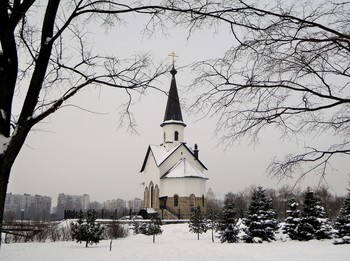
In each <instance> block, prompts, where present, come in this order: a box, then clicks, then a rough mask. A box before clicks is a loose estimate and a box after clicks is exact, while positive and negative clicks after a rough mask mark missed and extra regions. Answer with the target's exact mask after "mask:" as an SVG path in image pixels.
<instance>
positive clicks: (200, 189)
mask: <svg viewBox="0 0 350 261" xmlns="http://www.w3.org/2000/svg"><path fill="white" fill-rule="evenodd" d="M205 193H206V180H205V179H200V178H169V179H162V180H161V194H160V196H161V197H162V196H168V197H172V196H173V195H175V194H177V195H179V196H180V197H188V196H189V195H190V194H194V195H195V196H196V197H201V196H202V195H205Z"/></svg>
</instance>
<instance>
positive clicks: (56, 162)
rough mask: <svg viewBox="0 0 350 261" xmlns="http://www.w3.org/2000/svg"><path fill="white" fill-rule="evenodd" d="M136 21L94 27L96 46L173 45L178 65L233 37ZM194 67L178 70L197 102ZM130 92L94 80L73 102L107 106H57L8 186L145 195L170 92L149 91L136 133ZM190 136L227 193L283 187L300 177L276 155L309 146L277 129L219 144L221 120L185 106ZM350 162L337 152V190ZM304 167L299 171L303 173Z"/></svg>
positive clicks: (144, 48)
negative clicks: (163, 29) (254, 140)
mask: <svg viewBox="0 0 350 261" xmlns="http://www.w3.org/2000/svg"><path fill="white" fill-rule="evenodd" d="M128 22H129V24H127V25H125V26H116V27H115V28H114V29H113V30H110V31H109V32H108V34H106V35H104V34H103V35H97V34H92V35H91V37H92V39H94V41H95V44H94V46H95V48H100V49H101V52H104V53H108V52H113V53H114V54H116V55H118V56H119V57H121V58H123V57H128V56H130V55H132V54H133V53H135V52H140V51H141V52H150V53H152V55H153V57H154V59H155V60H164V59H167V60H168V62H169V65H170V64H171V59H170V58H169V57H168V54H170V53H171V52H172V51H175V53H176V54H177V55H178V56H179V57H178V58H177V60H176V66H177V67H178V68H179V67H182V66H185V65H188V64H190V63H193V62H197V61H199V60H202V59H207V58H213V57H218V56H220V55H222V54H223V53H224V51H225V50H226V49H227V48H228V47H229V46H230V45H231V43H232V41H233V39H232V37H231V36H230V35H229V34H228V33H227V31H226V30H225V29H220V30H219V33H217V34H214V33H213V32H212V31H208V32H201V33H197V34H195V35H194V36H193V37H192V38H191V39H190V40H189V41H187V39H186V38H187V34H186V30H185V29H176V30H175V29H170V30H169V34H170V35H169V36H167V37H164V36H163V35H162V34H159V33H158V34H156V35H154V36H153V37H152V38H151V39H149V38H148V37H144V36H142V34H140V31H141V29H142V26H143V22H142V21H140V20H137V19H136V18H135V17H131V18H130V19H129V21H128ZM170 76H171V75H170V73H169V74H168V75H167V77H163V78H161V79H160V80H161V82H159V84H158V87H159V88H161V89H162V90H164V91H168V89H169V86H170ZM193 76H194V75H193V74H192V73H191V71H190V68H183V69H179V70H178V74H177V75H176V80H177V85H178V89H179V95H180V99H184V101H185V102H186V104H190V103H191V102H193V100H194V98H195V94H194V93H191V92H187V88H188V87H187V86H188V84H189V83H190V81H191V80H192V78H193ZM126 99H127V97H126V96H125V93H124V92H123V91H122V90H115V89H101V90H100V89H94V88H90V89H87V90H85V91H83V92H82V93H80V94H78V95H77V96H76V97H75V98H74V99H73V100H72V102H71V103H72V104H76V105H77V106H79V107H82V108H85V109H89V110H91V111H94V112H98V113H100V114H93V113H89V112H86V111H84V110H81V109H78V108H76V107H73V106H69V107H65V108H63V109H61V110H59V111H58V112H56V113H55V114H54V115H53V116H52V117H51V118H50V119H48V120H46V121H45V122H43V123H41V124H39V125H38V126H36V127H35V130H34V131H32V133H31V134H30V135H29V137H28V139H27V141H26V145H25V146H24V147H23V149H22V151H21V153H20V155H19V157H18V159H17V161H16V163H15V165H14V167H13V171H12V175H11V178H10V183H9V187H8V192H12V193H18V194H23V193H30V194H40V195H45V196H51V197H52V203H53V205H55V204H56V200H57V195H58V194H59V193H65V194H74V195H79V194H84V193H87V194H89V195H90V199H91V200H92V201H99V202H102V201H105V200H108V199H114V198H123V199H132V198H134V197H139V198H142V197H143V188H142V186H141V183H142V181H143V176H142V174H141V173H139V170H140V168H141V165H142V162H143V159H144V156H145V153H146V150H147V147H148V145H149V144H159V143H161V142H162V132H161V127H160V126H159V125H160V124H161V123H162V120H163V116H164V111H165V105H166V101H167V97H166V95H165V94H163V93H161V92H157V91H154V90H152V91H148V92H147V95H146V96H144V97H142V98H141V99H140V100H135V101H137V103H135V105H134V106H133V112H134V116H135V118H136V122H137V131H138V132H139V135H130V133H128V132H127V130H126V128H118V126H119V117H120V115H119V113H120V110H119V106H120V105H121V103H123V102H125V101H126ZM183 117H184V122H185V123H186V124H187V127H186V129H185V140H186V141H187V143H188V144H189V145H190V146H191V147H193V145H194V144H195V143H197V144H198V145H199V150H200V152H199V153H200V158H201V160H202V162H203V163H204V164H205V165H206V166H207V168H208V172H207V176H208V178H209V181H208V182H207V188H209V187H211V188H212V189H213V191H214V193H215V194H216V195H218V196H219V197H223V196H224V195H225V194H226V193H227V192H230V191H232V192H238V191H240V190H243V189H245V188H246V187H249V186H251V185H258V184H260V185H262V186H265V187H277V186H282V185H284V184H291V185H293V184H294V180H287V181H282V182H280V183H279V182H278V180H276V179H273V178H271V177H267V176H266V175H265V170H266V168H267V166H268V164H269V162H270V160H271V159H272V158H273V157H274V156H282V155H284V154H288V153H293V152H294V151H295V150H296V149H297V150H303V147H304V145H305V144H304V143H305V142H304V140H300V141H299V142H298V143H297V144H296V143H291V142H288V141H281V140H279V134H278V133H275V132H274V130H273V129H271V130H268V131H267V132H266V133H265V134H263V135H262V136H261V140H260V143H259V144H256V145H255V146H252V145H249V144H248V142H245V141H242V142H241V143H240V144H234V145H233V146H231V147H229V148H224V147H222V146H217V145H218V142H219V140H218V138H217V137H215V133H214V128H215V123H216V119H215V118H205V119H202V120H199V121H198V116H196V115H191V114H188V113H187V111H186V110H185V108H183ZM310 139H311V142H312V143H317V144H319V143H320V142H321V143H322V142H324V143H327V142H330V141H331V140H332V139H333V137H321V138H313V137H305V140H307V141H308V142H309V141H310ZM349 167H350V163H349V160H348V159H347V158H340V159H338V160H337V162H336V165H335V168H337V171H335V172H334V173H329V175H328V179H327V181H328V182H329V185H330V186H331V187H332V188H333V189H334V192H337V193H339V194H344V193H345V192H346V188H347V186H348V180H349V175H350V174H349V173H350V171H349V170H350V168H349ZM297 174H298V173H296V175H297ZM318 181H319V180H318V177H315V176H310V177H309V178H307V179H306V180H305V181H304V183H303V186H304V187H305V186H306V185H310V186H316V185H317V184H318Z"/></svg>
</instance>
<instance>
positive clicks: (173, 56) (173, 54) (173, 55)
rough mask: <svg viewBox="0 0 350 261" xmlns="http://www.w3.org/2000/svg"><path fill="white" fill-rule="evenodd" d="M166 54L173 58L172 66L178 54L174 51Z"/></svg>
mask: <svg viewBox="0 0 350 261" xmlns="http://www.w3.org/2000/svg"><path fill="white" fill-rule="evenodd" d="M168 56H171V57H172V58H173V66H174V65H175V57H179V56H177V55H176V54H175V52H174V51H173V52H172V53H171V54H168Z"/></svg>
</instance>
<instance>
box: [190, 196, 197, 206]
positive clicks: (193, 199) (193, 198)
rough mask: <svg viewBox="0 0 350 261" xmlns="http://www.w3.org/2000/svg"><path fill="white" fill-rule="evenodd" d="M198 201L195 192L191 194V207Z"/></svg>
mask: <svg viewBox="0 0 350 261" xmlns="http://www.w3.org/2000/svg"><path fill="white" fill-rule="evenodd" d="M195 202H196V196H195V195H194V194H191V195H190V207H194V206H195Z"/></svg>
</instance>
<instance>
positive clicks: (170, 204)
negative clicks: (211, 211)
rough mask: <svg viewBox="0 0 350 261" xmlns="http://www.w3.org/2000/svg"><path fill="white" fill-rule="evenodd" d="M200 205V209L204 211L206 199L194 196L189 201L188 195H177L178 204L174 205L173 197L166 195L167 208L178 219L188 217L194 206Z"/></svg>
mask: <svg viewBox="0 0 350 261" xmlns="http://www.w3.org/2000/svg"><path fill="white" fill-rule="evenodd" d="M196 207H200V209H201V211H203V212H205V211H206V199H205V198H204V199H203V197H195V199H194V201H192V202H191V199H190V197H179V201H178V206H174V197H168V199H167V209H168V210H169V211H170V212H171V213H173V214H174V215H176V217H178V216H179V215H180V219H189V218H190V217H191V213H192V211H193V209H194V208H196Z"/></svg>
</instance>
